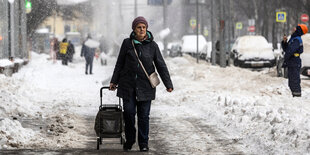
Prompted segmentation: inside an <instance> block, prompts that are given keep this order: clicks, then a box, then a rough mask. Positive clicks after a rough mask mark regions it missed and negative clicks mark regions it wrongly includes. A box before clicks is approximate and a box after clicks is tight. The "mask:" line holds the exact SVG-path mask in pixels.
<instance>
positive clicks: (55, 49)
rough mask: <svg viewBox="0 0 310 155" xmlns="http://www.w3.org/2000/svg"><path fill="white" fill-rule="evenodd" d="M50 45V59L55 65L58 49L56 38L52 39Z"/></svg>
mask: <svg viewBox="0 0 310 155" xmlns="http://www.w3.org/2000/svg"><path fill="white" fill-rule="evenodd" d="M50 45H51V51H50V54H51V59H52V61H53V63H56V58H57V52H58V49H59V45H58V40H57V38H53V39H52V41H51V44H50Z"/></svg>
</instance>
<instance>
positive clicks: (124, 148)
mask: <svg viewBox="0 0 310 155" xmlns="http://www.w3.org/2000/svg"><path fill="white" fill-rule="evenodd" d="M132 145H133V144H132V143H127V142H125V143H124V145H123V150H124V151H129V150H131V148H132Z"/></svg>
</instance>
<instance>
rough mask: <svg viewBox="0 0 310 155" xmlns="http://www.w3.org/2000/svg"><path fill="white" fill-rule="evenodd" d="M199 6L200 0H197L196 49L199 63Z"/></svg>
mask: <svg viewBox="0 0 310 155" xmlns="http://www.w3.org/2000/svg"><path fill="white" fill-rule="evenodd" d="M198 9H199V6H198V0H196V22H197V23H196V35H197V41H196V42H197V51H196V57H197V63H199V10H198Z"/></svg>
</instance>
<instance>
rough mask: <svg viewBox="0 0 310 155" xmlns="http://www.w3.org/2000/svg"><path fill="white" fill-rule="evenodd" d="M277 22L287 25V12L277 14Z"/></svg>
mask: <svg viewBox="0 0 310 155" xmlns="http://www.w3.org/2000/svg"><path fill="white" fill-rule="evenodd" d="M276 15H277V19H276V21H277V22H281V23H285V22H286V12H277V13H276Z"/></svg>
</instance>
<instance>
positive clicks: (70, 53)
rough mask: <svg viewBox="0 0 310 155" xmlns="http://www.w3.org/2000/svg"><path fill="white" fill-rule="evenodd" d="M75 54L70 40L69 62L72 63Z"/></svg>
mask: <svg viewBox="0 0 310 155" xmlns="http://www.w3.org/2000/svg"><path fill="white" fill-rule="evenodd" d="M74 53H75V49H74V45H73V44H72V43H71V41H70V40H69V46H68V60H69V62H72V60H73V55H74Z"/></svg>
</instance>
